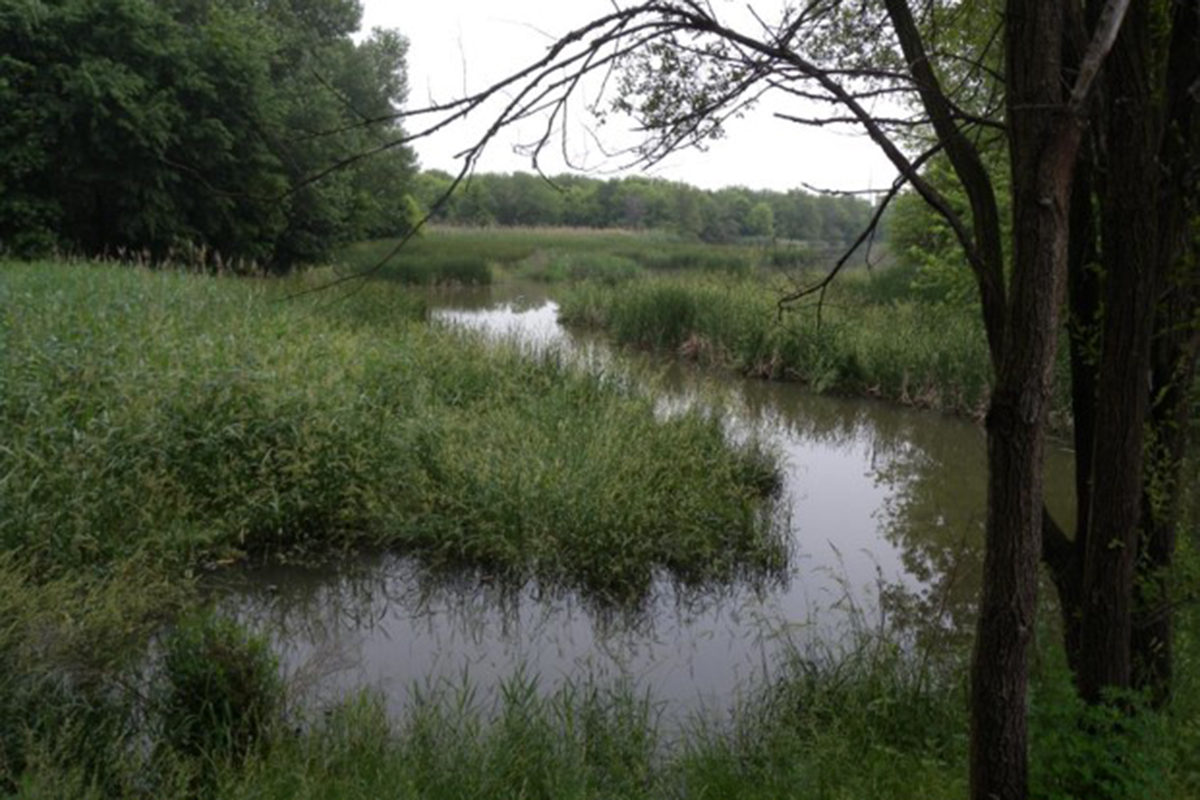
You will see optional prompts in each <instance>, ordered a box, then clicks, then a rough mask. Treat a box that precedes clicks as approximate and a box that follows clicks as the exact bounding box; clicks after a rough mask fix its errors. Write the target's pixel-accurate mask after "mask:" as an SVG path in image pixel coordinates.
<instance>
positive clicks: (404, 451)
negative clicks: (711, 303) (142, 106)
mask: <svg viewBox="0 0 1200 800" xmlns="http://www.w3.org/2000/svg"><path fill="white" fill-rule="evenodd" d="M0 276H2V278H0V280H2V283H0V295H2V297H0V307H2V308H3V312H0V313H2V317H0V338H3V340H4V341H5V347H4V349H3V351H2V352H0V375H2V376H3V377H2V378H0V381H2V383H0V440H3V441H4V443H5V448H4V449H3V450H0V475H3V480H0V505H2V506H3V507H4V509H5V514H4V515H3V516H2V517H0V548H2V549H3V550H4V551H8V552H19V553H21V554H23V556H24V557H25V558H27V559H28V560H29V561H30V563H32V564H34V565H37V566H38V568H40V569H43V570H47V571H56V570H57V571H72V570H78V569H87V568H92V567H98V566H103V565H104V564H106V563H108V562H110V561H117V560H119V559H121V558H125V557H128V556H130V555H132V554H135V553H140V552H144V553H150V554H153V555H154V557H156V558H160V559H163V560H167V561H173V562H175V563H177V564H181V565H194V564H197V563H200V562H205V561H209V562H211V561H219V560H222V559H227V558H240V557H242V556H244V555H252V556H263V555H266V556H271V555H288V556H289V557H294V556H297V555H301V556H303V555H305V554H310V553H314V552H316V553H322V552H325V553H327V552H330V551H331V550H334V551H336V550H337V549H339V548H345V547H355V546H388V547H392V548H399V549H402V550H404V551H408V552H413V553H418V554H421V555H423V556H424V557H425V558H427V559H428V560H430V561H432V562H435V563H438V564H468V565H473V566H477V567H480V568H484V569H488V570H493V571H500V572H504V573H508V574H511V575H513V576H515V577H518V578H524V577H531V576H539V577H544V578H548V579H553V580H563V581H566V582H569V583H571V584H573V585H578V586H580V587H582V588H586V589H590V590H594V591H597V592H600V593H603V594H612V595H620V596H627V595H637V594H638V593H639V592H641V591H643V590H644V589H645V588H646V587H647V586H648V585H649V582H650V580H651V578H652V576H653V573H654V572H655V571H656V570H661V569H666V570H669V571H672V572H674V573H675V574H676V575H677V576H678V577H680V578H681V579H684V580H703V579H707V578H711V577H719V576H724V577H731V576H732V575H734V574H736V573H737V572H738V571H739V570H741V569H743V568H750V569H763V568H777V567H779V566H780V565H781V563H782V560H783V557H784V554H783V545H782V543H781V538H780V534H779V531H777V530H776V529H775V528H774V527H773V525H772V523H771V522H770V519H769V517H770V514H769V513H767V509H766V507H765V506H764V505H763V504H762V503H761V502H760V501H761V497H760V494H761V492H760V488H759V487H761V486H762V485H763V484H764V482H763V480H762V476H761V473H762V472H763V471H766V472H770V471H771V470H772V469H773V465H772V463H771V460H770V459H769V458H768V457H764V456H763V455H762V453H761V452H760V450H759V449H757V448H756V446H755V445H753V443H751V444H750V445H747V446H746V447H739V446H735V445H733V444H731V443H730V442H729V441H728V440H727V438H726V436H725V430H724V428H725V426H724V423H723V421H722V420H721V419H720V417H719V416H718V415H716V414H712V413H703V412H699V411H697V412H694V413H690V414H685V415H681V416H678V417H675V418H672V419H670V420H662V419H659V418H658V417H657V416H656V414H655V411H654V406H653V400H652V398H649V397H646V396H644V395H643V394H641V393H639V392H637V391H634V390H633V389H632V388H631V387H630V386H629V385H628V383H627V382H626V381H623V380H621V379H619V378H616V377H612V378H607V379H606V378H599V377H594V376H589V375H586V374H583V373H582V372H580V371H578V370H576V369H574V368H572V367H569V366H567V365H566V364H565V363H564V362H563V360H562V359H560V358H559V357H558V356H557V355H556V354H554V353H549V354H545V355H542V356H539V357H532V358H531V357H526V356H524V355H522V354H520V353H518V352H516V351H515V350H512V349H503V348H500V349H496V348H489V347H486V346H484V344H483V343H482V342H480V341H476V340H472V339H469V338H464V337H463V336H461V335H456V334H454V333H451V332H446V331H440V330H431V329H428V328H426V327H425V326H423V325H421V324H420V323H419V322H414V321H412V320H413V319H414V318H418V317H419V316H420V315H421V309H420V306H419V305H414V304H413V303H412V301H410V300H409V299H408V297H407V295H405V294H404V293H403V292H400V291H397V290H389V289H388V287H387V286H386V285H382V286H380V285H374V286H370V287H368V288H367V289H366V290H363V291H359V292H357V293H356V294H353V295H351V296H350V297H349V298H348V299H344V300H342V301H340V302H338V301H336V299H335V298H332V297H327V296H325V295H320V294H318V295H317V296H316V299H315V301H313V302H312V303H308V304H306V303H303V302H297V301H295V300H291V301H287V300H283V299H282V298H283V297H284V296H285V295H286V294H287V293H288V292H289V291H292V290H294V289H295V288H296V285H295V284H293V285H291V286H280V285H276V284H272V283H269V282H267V283H257V284H254V283H248V282H246V281H233V280H225V281H222V280H216V279H209V278H200V277H189V276H181V275H174V274H153V273H146V272H137V271H128V270H121V269H118V268H101V267H93V266H75V267H61V266H54V265H49V264H39V265H28V266H7V267H5V268H4V270H3V272H2V273H0ZM331 303H332V305H331V306H330V304H331ZM360 312H361V313H360Z"/></svg>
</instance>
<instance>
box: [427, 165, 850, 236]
mask: <svg viewBox="0 0 1200 800" xmlns="http://www.w3.org/2000/svg"><path fill="white" fill-rule="evenodd" d="M451 181H452V178H451V176H449V175H447V174H446V173H444V172H439V171H437V170H432V171H429V172H425V173H423V174H422V175H421V176H420V178H419V179H418V181H417V183H416V188H415V190H414V191H415V193H416V195H417V197H418V198H419V199H420V200H421V201H422V203H423V204H425V205H426V206H427V207H430V206H433V205H434V203H435V202H436V201H437V199H438V198H439V197H440V196H441V195H442V194H443V193H444V192H445V191H446V190H448V189H449V187H450V184H451ZM870 218H871V205H870V204H869V203H867V202H866V201H864V200H862V199H860V198H856V197H845V196H839V197H832V196H830V197H826V196H818V195H814V194H810V193H808V192H805V191H803V190H800V189H793V190H790V191H788V192H786V193H784V192H774V191H767V190H752V189H746V188H744V187H737V186H735V187H729V188H725V189H719V190H716V191H705V190H703V189H697V188H696V187H694V186H689V185H687V184H684V183H675V182H671V181H666V180H661V179H657V178H646V177H641V176H637V177H628V178H610V179H608V180H600V179H597V178H588V177H583V176H579V175H559V176H557V177H554V178H552V179H550V180H546V179H543V178H540V177H538V176H536V175H530V174H527V173H515V174H512V175H503V174H501V175H496V174H481V175H476V176H474V177H473V178H471V180H470V182H469V183H466V184H465V185H462V186H460V187H459V189H458V191H456V192H455V194H454V195H453V196H452V197H451V198H450V200H449V202H447V203H445V204H444V205H443V206H442V207H441V208H438V209H436V212H435V214H434V219H435V220H436V221H439V222H450V223H455V224H462V225H492V224H499V225H526V226H528V225H570V226H576V227H585V228H632V229H645V228H656V229H662V230H669V231H672V232H674V233H678V234H680V235H681V236H684V237H687V238H693V239H700V240H703V241H706V242H730V241H733V240H735V239H739V238H742V237H755V238H759V239H775V238H779V239H793V240H798V241H804V242H814V243H816V242H820V243H829V244H838V245H843V244H846V243H848V242H851V241H853V240H854V238H855V237H857V236H858V235H859V234H860V233H861V232H862V231H863V229H864V228H865V227H866V225H867V222H868V221H869V220H870Z"/></svg>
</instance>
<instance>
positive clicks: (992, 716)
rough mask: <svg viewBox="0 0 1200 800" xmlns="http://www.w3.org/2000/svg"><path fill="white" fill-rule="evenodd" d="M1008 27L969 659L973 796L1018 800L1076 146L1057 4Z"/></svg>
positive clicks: (1017, 10) (1034, 0)
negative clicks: (981, 513)
mask: <svg viewBox="0 0 1200 800" xmlns="http://www.w3.org/2000/svg"><path fill="white" fill-rule="evenodd" d="M1006 22H1007V25H1006V45H1007V54H1008V56H1007V66H1006V72H1007V85H1008V96H1007V104H1008V124H1009V140H1010V144H1011V152H1012V187H1013V273H1012V284H1011V285H1012V292H1011V293H1010V298H1011V299H1010V303H1009V308H1008V317H1007V321H1006V325H1005V335H1004V348H1003V360H1002V362H1001V366H1000V369H999V371H998V375H997V380H996V387H995V390H994V392H993V396H992V404H991V408H990V410H989V411H988V419H987V429H988V514H987V531H986V550H985V555H984V565H983V591H982V595H981V598H980V609H979V624H978V628H977V633H976V640H975V651H974V655H973V658H972V663H971V797H972V798H974V800H1016V799H1017V798H1024V797H1025V796H1026V794H1027V792H1028V756H1027V747H1028V744H1027V731H1026V719H1025V698H1026V691H1027V686H1028V677H1029V669H1028V655H1029V646H1030V642H1031V640H1032V634H1033V627H1034V621H1035V619H1034V618H1035V614H1036V609H1037V581H1038V560H1039V558H1040V556H1041V530H1042V527H1041V526H1042V513H1043V512H1042V494H1043V492H1042V488H1043V482H1042V457H1043V453H1044V450H1045V431H1046V419H1047V412H1048V410H1049V402H1050V388H1051V378H1052V372H1053V365H1054V356H1055V352H1056V350H1057V347H1058V337H1057V334H1058V325H1059V308H1060V306H1061V304H1062V299H1063V295H1064V291H1065V286H1066V266H1067V247H1068V238H1069V237H1068V233H1069V224H1068V219H1069V215H1070V206H1071V202H1070V201H1071V183H1072V180H1071V178H1072V172H1073V168H1074V163H1075V155H1076V152H1077V150H1078V146H1079V140H1080V127H1079V125H1078V123H1077V121H1076V120H1075V119H1074V118H1072V117H1070V116H1069V115H1067V114H1064V113H1063V111H1064V97H1063V92H1062V88H1061V86H1062V84H1061V77H1062V76H1061V45H1062V31H1063V7H1062V4H1060V3H1045V2H1038V0H1009V3H1008V4H1007V9H1006Z"/></svg>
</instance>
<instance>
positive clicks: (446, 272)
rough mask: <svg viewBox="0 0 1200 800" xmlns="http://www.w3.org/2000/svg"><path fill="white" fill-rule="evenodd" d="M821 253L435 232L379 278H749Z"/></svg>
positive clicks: (647, 237) (364, 251) (809, 261)
mask: <svg viewBox="0 0 1200 800" xmlns="http://www.w3.org/2000/svg"><path fill="white" fill-rule="evenodd" d="M396 244H397V241H396V240H380V241H373V242H360V243H358V244H355V245H352V246H350V247H347V248H346V249H344V250H343V251H342V252H341V253H340V254H339V257H338V261H339V263H340V264H341V267H342V269H345V270H351V271H362V270H367V269H371V268H373V267H375V266H377V265H378V264H380V263H381V262H382V261H383V260H384V258H385V256H388V255H389V254H390V253H392V251H393V250H394V249H395V246H396ZM821 258H822V256H821V255H819V254H817V253H815V252H814V251H811V250H809V249H806V248H803V247H797V246H791V245H786V244H781V245H771V244H767V245H763V244H722V245H713V244H703V243H700V242H693V241H685V240H680V239H678V238H677V237H673V236H669V235H666V234H663V233H656V232H653V231H648V232H646V231H643V232H635V231H622V230H591V229H564V228H447V227H431V228H429V229H428V231H427V232H426V233H425V234H424V235H423V236H420V237H417V238H415V239H413V240H411V241H409V242H408V243H407V244H405V245H404V247H403V248H401V249H400V250H399V251H397V252H395V253H394V255H392V256H391V257H390V258H388V259H387V260H386V263H384V265H383V267H382V268H381V269H380V270H379V273H378V274H379V275H380V276H383V277H386V278H389V279H392V280H396V281H398V282H401V283H408V284H421V285H440V284H450V285H456V284H457V285H463V284H466V285H472V284H487V283H490V282H492V281H493V280H495V279H496V278H498V277H505V276H516V277H522V278H530V279H533V280H539V281H545V282H559V281H581V280H588V279H592V278H598V279H600V280H605V281H609V282H614V281H622V280H625V279H628V278H631V277H637V275H638V274H639V273H640V272H641V271H642V270H650V271H657V272H703V273H713V274H733V275H747V274H749V273H750V272H751V271H752V270H754V269H755V268H756V267H763V268H766V269H771V270H776V269H795V268H797V267H801V266H812V265H813V264H814V263H815V262H817V261H819V260H821Z"/></svg>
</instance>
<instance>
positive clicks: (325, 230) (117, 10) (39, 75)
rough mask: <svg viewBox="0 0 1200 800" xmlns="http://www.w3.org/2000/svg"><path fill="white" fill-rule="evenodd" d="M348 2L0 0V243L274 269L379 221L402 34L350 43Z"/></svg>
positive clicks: (398, 90) (389, 200)
mask: <svg viewBox="0 0 1200 800" xmlns="http://www.w3.org/2000/svg"><path fill="white" fill-rule="evenodd" d="M360 20H361V10H360V8H359V6H358V4H357V2H352V1H351V0H286V1H285V0H279V1H278V2H269V3H259V2H254V1H253V0H164V2H151V0H20V1H19V2H10V3H4V4H2V5H0V107H3V109H4V112H3V114H2V115H0V252H5V251H9V252H13V251H15V252H17V253H19V254H33V253H37V252H38V251H44V250H47V249H50V248H51V247H60V248H63V249H67V250H71V251H77V252H78V251H82V252H84V253H87V254H104V253H107V254H110V255H115V254H120V253H130V252H133V253H138V254H142V253H145V254H147V255H149V257H151V258H152V259H161V258H164V257H167V256H168V255H169V254H171V253H177V252H179V251H180V250H190V251H191V255H190V256H189V257H190V258H193V259H194V258H200V257H201V255H203V257H204V258H205V259H212V260H215V258H214V254H220V256H222V257H223V260H225V261H228V260H230V259H245V260H252V261H256V262H258V263H260V264H263V265H267V266H269V267H271V268H273V269H278V270H284V269H287V268H289V267H290V266H292V265H293V264H295V263H299V262H308V261H314V260H319V259H321V258H323V257H324V256H325V255H327V254H328V252H329V250H330V248H331V247H332V246H333V245H335V244H337V243H338V242H339V241H342V240H345V239H349V238H354V237H357V236H362V235H382V234H385V233H386V234H394V233H396V232H398V231H399V229H400V228H402V227H403V208H402V206H403V202H402V200H403V192H404V188H405V187H406V185H407V184H408V182H409V181H410V178H411V175H412V173H413V171H414V168H415V165H414V159H413V156H412V153H411V151H409V150H408V149H407V148H404V147H399V148H393V149H391V150H390V151H389V154H388V157H387V158H383V159H377V160H376V161H375V162H373V163H372V164H371V165H370V168H369V169H353V170H346V171H343V172H340V173H338V174H337V175H333V176H330V177H329V178H328V179H327V180H325V181H322V182H320V183H316V184H310V183H307V182H306V179H307V178H308V176H310V175H311V174H313V173H315V172H317V171H319V170H321V169H322V168H324V167H326V166H328V165H329V164H330V163H332V162H334V161H336V160H337V158H338V157H339V156H340V155H341V154H343V153H344V152H346V151H347V150H355V149H361V148H363V147H367V146H370V145H373V144H378V143H380V142H383V141H388V140H391V139H394V138H396V137H397V136H399V135H401V130H400V128H399V126H398V125H397V124H396V123H395V121H394V114H395V113H396V110H397V108H398V107H399V105H400V104H401V103H402V102H403V100H404V98H405V93H406V84H405V79H404V58H405V53H406V49H407V44H406V42H405V41H404V39H403V38H401V37H400V36H399V35H398V34H396V33H394V32H390V31H376V32H374V33H373V34H372V35H371V36H369V37H367V38H366V39H364V40H363V41H361V42H358V43H356V42H355V41H353V40H352V39H351V37H350V34H351V33H353V32H354V31H356V30H357V29H358V27H359V23H360Z"/></svg>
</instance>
